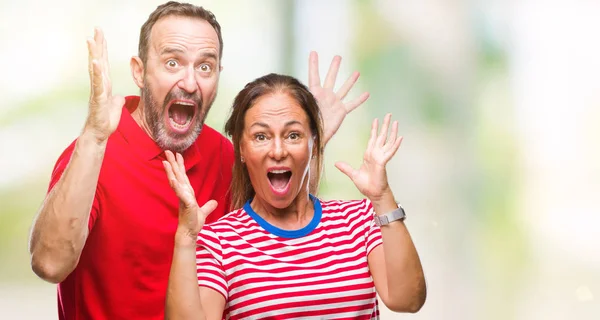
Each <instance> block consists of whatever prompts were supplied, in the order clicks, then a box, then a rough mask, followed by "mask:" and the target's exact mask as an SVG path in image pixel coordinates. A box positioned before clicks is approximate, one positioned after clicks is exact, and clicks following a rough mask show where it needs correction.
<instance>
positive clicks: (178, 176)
mask: <svg viewBox="0 0 600 320" xmlns="http://www.w3.org/2000/svg"><path fill="white" fill-rule="evenodd" d="M165 155H166V156H167V161H168V162H169V164H170V165H171V167H172V168H173V175H174V177H175V180H176V181H177V182H179V183H182V184H189V180H188V179H187V175H186V174H185V166H184V164H183V158H181V159H176V158H175V155H173V152H171V151H169V150H166V151H165ZM177 155H178V157H181V155H180V154H177Z"/></svg>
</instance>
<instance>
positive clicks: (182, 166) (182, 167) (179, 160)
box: [169, 151, 191, 185]
mask: <svg viewBox="0 0 600 320" xmlns="http://www.w3.org/2000/svg"><path fill="white" fill-rule="evenodd" d="M169 152H170V151H169ZM177 164H178V165H179V170H180V173H181V175H182V177H184V178H185V182H186V183H187V184H189V185H191V183H190V179H189V178H188V176H187V173H186V172H185V163H184V162H183V156H182V155H181V153H179V152H178V153H177Z"/></svg>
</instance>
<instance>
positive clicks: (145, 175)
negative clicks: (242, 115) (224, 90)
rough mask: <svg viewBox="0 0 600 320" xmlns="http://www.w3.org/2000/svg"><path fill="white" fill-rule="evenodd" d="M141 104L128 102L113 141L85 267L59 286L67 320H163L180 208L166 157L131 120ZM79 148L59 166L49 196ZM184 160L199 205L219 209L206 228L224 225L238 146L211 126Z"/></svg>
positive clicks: (61, 315) (60, 308)
mask: <svg viewBox="0 0 600 320" xmlns="http://www.w3.org/2000/svg"><path fill="white" fill-rule="evenodd" d="M139 99H140V98H139V97H127V99H126V102H125V106H124V107H123V113H122V115H121V121H120V122H119V127H118V128H117V130H116V131H115V133H113V134H112V135H111V137H110V138H109V140H108V144H107V147H106V154H105V156H104V162H103V163H102V169H101V170H100V178H99V181H98V187H97V189H96V196H95V199H94V203H93V206H92V211H91V215H90V222H89V228H90V233H89V236H88V238H87V241H86V244H85V247H84V248H83V251H82V253H81V258H80V260H79V264H78V265H77V267H76V268H75V270H74V271H73V272H72V273H71V274H70V275H69V276H68V277H67V278H66V279H65V280H64V281H63V282H61V283H60V284H59V285H58V312H59V318H60V319H65V320H66V319H69V320H70V319H111V320H116V319H128V320H131V319H163V318H164V307H165V295H166V291H167V282H168V278H169V269H170V267H171V258H172V255H173V245H174V235H175V229H176V228H177V215H178V205H179V200H178V199H177V196H176V195H175V192H174V191H173V190H172V189H171V187H170V186H169V183H168V181H167V175H166V173H165V171H164V168H163V165H162V162H161V161H162V160H164V159H165V156H164V153H163V151H162V150H161V149H160V148H159V147H158V145H157V144H156V143H155V142H154V141H153V140H152V139H151V138H150V137H149V136H148V135H147V134H146V133H145V132H144V131H143V130H142V129H141V128H140V127H139V126H138V124H137V123H136V122H135V121H134V120H133V118H132V117H131V112H133V111H134V110H135V108H137V106H138V103H139ZM74 147H75V143H74V142H73V143H72V144H71V145H70V146H69V147H68V148H67V149H66V150H65V151H64V152H63V154H62V155H61V156H60V158H59V159H58V161H57V163H56V166H55V169H54V172H53V174H52V180H51V182H50V189H51V188H52V187H53V186H54V184H55V183H56V182H57V181H58V180H59V178H60V176H61V175H62V173H63V171H64V170H65V167H66V166H67V164H68V162H69V159H70V158H71V154H72V152H73V149H74ZM183 157H184V159H185V166H186V171H187V174H188V177H189V179H190V182H191V184H192V186H193V187H194V190H195V192H196V198H197V200H198V203H199V204H200V205H202V204H204V203H205V202H206V201H208V200H210V199H215V200H217V201H218V203H219V205H218V207H217V209H216V210H215V211H214V212H213V213H212V214H211V215H210V216H209V217H208V219H207V223H209V222H212V221H215V220H217V219H218V218H220V217H221V216H223V214H224V213H225V212H227V211H226V210H228V209H229V205H230V199H229V195H228V190H229V185H230V182H231V168H232V166H233V147H232V145H231V142H230V141H229V140H228V139H227V138H225V137H224V136H222V135H221V134H220V133H218V132H217V131H215V130H214V129H212V128H210V127H208V126H206V125H205V126H204V127H203V129H202V132H201V133H200V136H199V137H198V139H197V140H196V142H195V143H194V144H193V145H192V146H191V147H190V148H189V149H188V150H186V151H185V152H184V154H183Z"/></svg>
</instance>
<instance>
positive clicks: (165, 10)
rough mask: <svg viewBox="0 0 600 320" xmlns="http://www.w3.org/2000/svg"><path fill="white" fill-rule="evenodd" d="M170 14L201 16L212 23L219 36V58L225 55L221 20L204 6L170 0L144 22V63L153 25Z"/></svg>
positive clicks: (141, 44) (141, 50)
mask: <svg viewBox="0 0 600 320" xmlns="http://www.w3.org/2000/svg"><path fill="white" fill-rule="evenodd" d="M168 16H179V17H190V18H199V19H202V20H205V21H206V22H208V23H210V25H211V26H212V27H213V28H214V29H215V31H216V32H217V36H218V37H219V59H220V58H222V57H223V37H222V36H221V25H219V22H217V18H215V15H214V14H213V13H212V12H210V11H208V10H206V9H204V8H203V7H199V6H195V5H193V4H189V3H181V2H177V1H169V2H167V3H165V4H161V5H160V6H158V7H157V8H156V10H154V11H153V12H152V13H151V14H150V16H149V17H148V20H146V22H144V24H143V25H142V29H141V30H140V41H139V45H138V56H139V57H140V59H141V60H142V62H143V63H144V64H145V63H146V62H147V61H148V45H149V43H150V32H151V31H152V27H154V24H155V23H156V22H157V21H158V20H160V19H161V18H165V17H168Z"/></svg>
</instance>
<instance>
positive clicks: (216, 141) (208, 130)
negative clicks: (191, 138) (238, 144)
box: [194, 125, 233, 158]
mask: <svg viewBox="0 0 600 320" xmlns="http://www.w3.org/2000/svg"><path fill="white" fill-rule="evenodd" d="M194 144H195V145H196V147H197V148H198V150H201V151H202V152H203V153H206V152H208V153H212V154H216V155H220V156H223V157H228V158H233V144H232V143H231V141H229V139H227V137H225V136H224V135H223V134H221V133H220V132H219V131H217V130H215V129H213V128H212V127H210V126H208V125H204V126H203V127H202V131H201V132H200V135H199V136H198V138H197V139H196V141H195V142H194Z"/></svg>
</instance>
